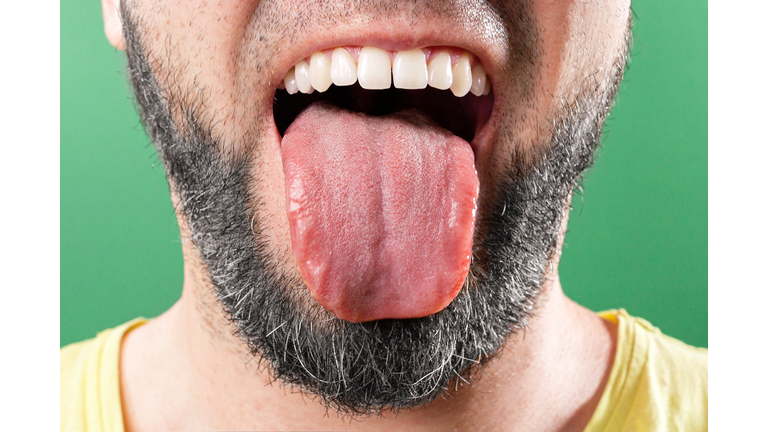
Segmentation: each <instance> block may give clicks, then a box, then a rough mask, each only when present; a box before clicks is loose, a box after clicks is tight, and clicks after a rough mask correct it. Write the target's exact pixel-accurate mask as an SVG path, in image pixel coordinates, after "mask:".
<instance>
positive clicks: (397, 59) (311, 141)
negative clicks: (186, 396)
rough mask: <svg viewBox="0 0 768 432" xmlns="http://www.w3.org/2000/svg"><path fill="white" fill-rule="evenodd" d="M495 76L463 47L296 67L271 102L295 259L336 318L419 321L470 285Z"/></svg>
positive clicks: (355, 49)
mask: <svg viewBox="0 0 768 432" xmlns="http://www.w3.org/2000/svg"><path fill="white" fill-rule="evenodd" d="M491 81H492V79H491V77H490V76H489V75H488V74H487V73H486V70H485V67H484V66H483V64H482V63H481V61H480V59H479V57H478V56H476V55H474V54H472V53H471V52H468V51H466V50H463V49H460V48H455V47H442V46H438V47H426V48H419V49H410V50H405V51H393V50H384V49H380V48H376V47H370V46H362V47H361V46H343V47H336V48H331V49H322V50H319V51H316V52H315V53H313V54H312V55H310V56H308V57H304V58H301V59H299V60H298V61H295V62H294V63H293V65H292V66H291V67H290V69H289V70H288V71H287V72H286V73H285V75H284V78H283V79H282V81H281V82H280V84H279V85H278V86H277V89H276V91H275V98H274V104H273V114H274V120H275V125H276V127H277V130H278V131H279V133H280V135H281V137H282V141H281V152H282V158H283V171H284V175H285V190H286V210H287V213H288V221H289V224H290V230H291V242H292V249H293V254H294V257H295V258H296V261H297V264H298V268H299V270H300V271H301V275H302V278H303V280H304V282H305V284H306V286H307V288H308V289H309V291H310V293H311V294H312V297H313V298H314V299H315V300H316V301H317V302H318V303H320V304H321V305H322V306H323V307H325V309H327V310H329V311H330V312H332V313H333V314H335V315H336V316H337V317H339V318H341V319H344V320H348V321H352V322H365V321H374V320H380V319H407V318H419V317H424V316H427V315H431V314H433V313H436V312H439V311H440V310H442V309H444V308H445V307H446V306H447V305H448V304H449V303H450V302H451V301H452V300H453V298H455V296H456V295H458V293H459V291H460V290H461V289H462V287H464V286H465V283H466V278H467V274H468V271H469V266H470V264H471V256H472V239H473V233H474V224H475V215H476V211H477V198H478V194H479V180H478V175H477V171H476V169H475V160H476V151H477V146H478V144H477V142H476V141H477V140H478V137H482V135H483V133H482V131H483V129H484V128H485V127H486V126H487V124H488V122H489V119H490V117H491V114H492V111H493V106H494V96H493V88H492V87H493V86H492V83H491Z"/></svg>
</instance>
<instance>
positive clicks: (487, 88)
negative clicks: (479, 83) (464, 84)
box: [483, 78, 491, 96]
mask: <svg viewBox="0 0 768 432" xmlns="http://www.w3.org/2000/svg"><path fill="white" fill-rule="evenodd" d="M490 92H491V80H489V79H487V78H486V80H485V88H484V89H483V96H485V95H487V94H488V93H490Z"/></svg>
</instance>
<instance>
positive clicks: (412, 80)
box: [392, 50, 427, 90]
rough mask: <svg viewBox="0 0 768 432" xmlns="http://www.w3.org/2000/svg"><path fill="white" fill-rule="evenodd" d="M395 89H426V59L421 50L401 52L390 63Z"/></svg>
mask: <svg viewBox="0 0 768 432" xmlns="http://www.w3.org/2000/svg"><path fill="white" fill-rule="evenodd" d="M392 75H393V76H394V79H395V87H397V88H400V89H411V90H416V89H423V88H427V59H426V57H424V52H423V51H422V50H413V51H401V52H399V53H397V55H396V56H395V61H394V62H393V63H392Z"/></svg>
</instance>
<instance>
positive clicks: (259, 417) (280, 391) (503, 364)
mask: <svg viewBox="0 0 768 432" xmlns="http://www.w3.org/2000/svg"><path fill="white" fill-rule="evenodd" d="M199 269H200V267H199V266H194V265H192V266H190V265H187V267H186V268H185V284H184V291H183V294H182V297H181V299H180V300H179V301H178V302H177V303H176V304H175V305H174V306H173V307H172V308H171V309H170V310H168V311H167V312H166V313H165V314H163V315H161V316H160V317H158V318H156V319H154V320H152V321H151V322H149V323H148V324H146V325H144V326H142V327H139V328H138V329H136V330H135V331H133V332H131V333H129V335H128V336H126V338H125V340H124V343H123V352H122V356H121V380H122V383H121V390H122V398H123V409H124V417H125V423H126V430H128V431H142V430H159V429H189V430H192V429H194V430H201V429H205V430H218V429H227V430H238V429H248V430H257V429H262V428H264V429H268V430H304V429H313V430H324V429H332V430H348V429H354V430H371V431H376V430H387V431H399V430H409V431H419V430H453V429H454V428H458V430H471V429H474V430H477V429H478V428H479V429H480V430H485V429H489V430H490V429H491V428H493V429H494V430H506V429H507V428H509V429H510V430H512V429H513V430H516V431H519V430H583V428H584V426H586V423H587V422H588V421H589V418H590V417H591V414H592V412H593V411H594V409H595V407H596V406H597V402H598V401H599V398H600V395H601V394H602V390H603V388H604V387H605V384H606V382H607V379H608V375H609V372H610V367H611V364H612V361H613V353H614V350H615V348H614V346H615V328H614V327H613V326H612V325H611V324H608V323H607V322H605V321H603V320H601V319H599V318H598V317H597V316H596V315H594V314H593V313H591V312H589V311H587V310H586V309H584V308H582V307H580V306H578V305H577V304H575V303H573V302H572V301H570V300H569V299H568V298H566V297H565V295H564V294H563V292H562V289H561V287H560V282H559V279H558V278H557V274H556V269H555V272H554V273H553V274H554V277H550V278H549V282H548V284H547V285H546V286H545V287H544V290H543V292H542V295H541V297H540V299H539V303H538V307H537V311H536V314H535V318H533V319H532V320H531V322H530V325H529V327H527V328H526V329H525V330H523V331H522V332H520V333H519V334H517V335H514V336H513V337H511V339H510V340H509V341H508V343H507V346H506V348H505V349H504V351H503V352H502V353H501V355H499V356H498V357H497V358H496V359H495V360H493V361H491V362H490V363H489V364H488V365H487V367H485V368H484V369H483V370H482V371H481V372H480V373H479V374H478V375H477V376H476V378H475V380H474V381H473V382H472V383H471V385H470V386H466V385H465V386H463V387H461V388H459V390H458V391H457V392H455V393H454V394H452V395H451V396H450V397H447V398H441V397H438V398H437V399H436V400H435V401H434V402H432V403H431V404H429V405H427V406H425V407H423V408H420V409H416V410H404V411H401V412H399V413H398V414H397V415H395V414H394V413H384V414H383V415H382V416H378V417H370V418H367V419H362V420H360V421H352V422H350V419H349V418H343V417H341V416H339V415H337V414H336V413H334V412H328V411H326V410H325V408H324V407H323V406H322V405H321V404H320V403H319V402H318V401H317V400H314V399H313V398H312V397H311V396H309V397H305V395H304V394H302V393H301V392H300V391H299V390H298V389H296V388H292V387H287V386H283V385H282V384H281V383H280V382H273V380H272V379H271V378H270V376H269V373H268V371H267V370H266V368H265V367H264V366H266V365H263V364H261V363H260V362H259V359H258V358H254V357H253V356H251V355H250V354H249V353H248V350H247V348H246V347H245V346H244V344H243V343H242V342H241V341H240V340H239V339H237V338H236V337H235V336H233V332H232V330H233V329H232V328H231V327H230V324H229V322H228V321H227V320H226V319H225V317H224V316H223V313H222V312H221V309H220V308H219V306H218V304H217V303H216V300H215V298H214V296H213V292H212V291H211V289H210V287H208V286H206V284H204V283H201V281H204V280H206V279H204V278H203V277H202V276H203V275H202V274H201V272H200V270H199ZM168 401H173V403H171V404H170V405H169V403H168Z"/></svg>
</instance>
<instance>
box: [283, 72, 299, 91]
mask: <svg viewBox="0 0 768 432" xmlns="http://www.w3.org/2000/svg"><path fill="white" fill-rule="evenodd" d="M283 83H285V91H287V92H288V94H295V93H296V92H297V91H298V90H299V88H298V87H296V76H295V74H294V71H293V68H291V70H289V71H288V73H287V74H285V78H283Z"/></svg>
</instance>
